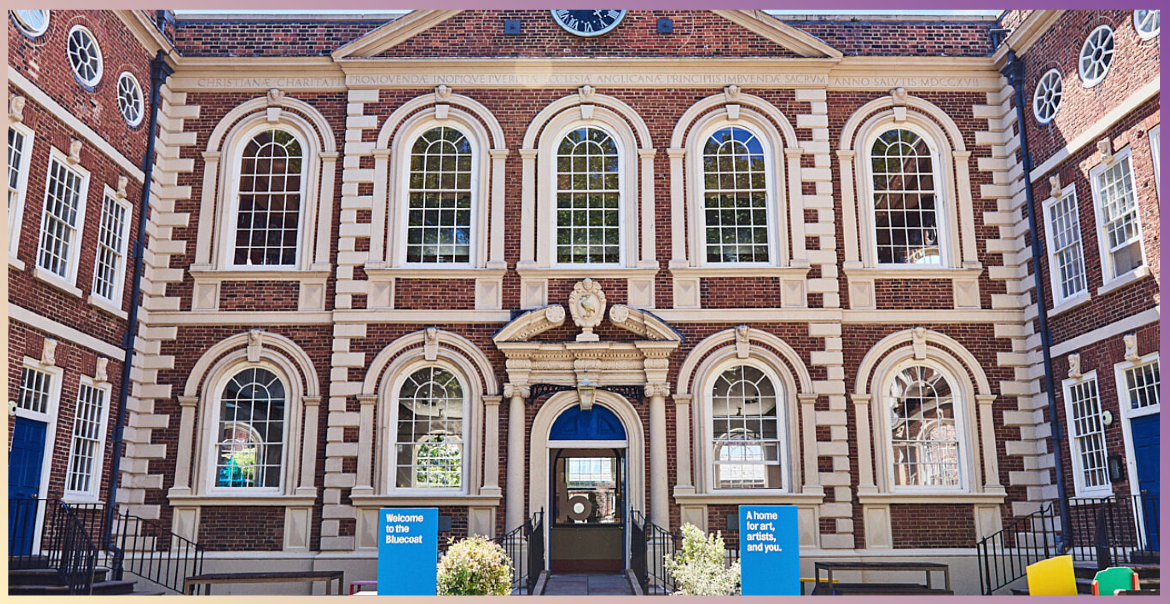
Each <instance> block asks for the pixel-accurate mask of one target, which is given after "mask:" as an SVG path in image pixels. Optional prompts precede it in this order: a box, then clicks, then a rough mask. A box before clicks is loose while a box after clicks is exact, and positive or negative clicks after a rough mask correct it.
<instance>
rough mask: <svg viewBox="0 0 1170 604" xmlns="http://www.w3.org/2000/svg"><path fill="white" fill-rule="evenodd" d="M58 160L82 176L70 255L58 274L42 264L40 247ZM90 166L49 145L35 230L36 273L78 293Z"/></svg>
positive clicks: (60, 163)
mask: <svg viewBox="0 0 1170 604" xmlns="http://www.w3.org/2000/svg"><path fill="white" fill-rule="evenodd" d="M54 163H56V164H59V165H60V166H61V167H62V168H64V169H65V170H67V171H69V172H73V173H74V174H76V175H77V176H79V177H81V184H80V185H79V186H78V191H77V195H78V204H77V220H76V222H75V223H74V225H73V234H72V236H71V237H70V239H69V242H68V245H69V257H67V258H65V266H66V268H65V275H64V276H61V275H58V274H56V273H53V272H50V271H49V270H48V269H46V268H44V267H42V266H41V248H42V246H44V244H45V241H44V239H45V221H46V220H48V216H49V212H48V206H49V192H50V190H51V187H50V186H49V181H50V180H51V179H52V173H53V169H52V168H53V164H54ZM89 176H90V174H89V170H86V169H85V168H82V167H81V165H74V164H71V163H70V162H69V159H68V157H67V156H66V155H65V153H63V152H61V151H60V150H58V149H57V148H56V147H51V148H50V149H49V164H48V169H46V170H45V195H44V198H43V199H42V200H41V221H40V228H39V229H38V230H37V249H36V253H37V257H36V258H35V259H34V260H33V266H35V267H36V269H37V271H36V275H37V276H40V275H41V274H43V275H44V276H45V277H46V278H47V280H48V281H49V282H50V283H52V282H60V283H61V284H62V285H64V286H65V287H66V291H68V292H70V293H73V294H74V295H76V296H78V297H80V296H81V290H80V289H78V288H77V285H76V284H77V269H78V266H79V265H80V264H81V251H82V250H81V242H82V241H81V240H82V234H83V233H84V231H85V210H86V206H88V205H89Z"/></svg>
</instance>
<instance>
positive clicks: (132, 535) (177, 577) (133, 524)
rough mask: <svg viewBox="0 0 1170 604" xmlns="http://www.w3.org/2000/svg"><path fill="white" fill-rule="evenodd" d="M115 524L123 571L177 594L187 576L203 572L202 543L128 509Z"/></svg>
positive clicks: (180, 591)
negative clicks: (134, 513)
mask: <svg viewBox="0 0 1170 604" xmlns="http://www.w3.org/2000/svg"><path fill="white" fill-rule="evenodd" d="M115 523H116V529H117V530H116V531H115V533H114V534H115V535H118V536H119V539H120V548H119V549H120V550H121V551H122V552H123V556H124V558H123V562H122V564H123V568H125V570H128V571H130V572H132V573H134V574H135V575H138V576H139V577H142V578H143V579H146V580H147V581H150V582H152V583H156V584H158V585H161V586H163V587H165V588H167V589H170V590H172V591H176V592H179V593H182V591H183V583H184V580H185V579H186V578H187V577H190V576H194V575H200V574H202V573H203V554H204V550H203V546H202V545H200V544H198V543H196V542H194V541H192V540H190V539H187V538H186V537H183V536H182V535H178V534H175V533H174V532H172V531H171V530H170V529H168V528H166V527H163V526H162V525H160V524H157V523H155V522H153V521H150V520H147V519H145V518H141V517H139V516H135V515H133V514H131V513H129V512H128V511H123V512H122V513H121V514H120V515H118V516H116V520H115ZM196 589H202V588H201V587H197V588H196Z"/></svg>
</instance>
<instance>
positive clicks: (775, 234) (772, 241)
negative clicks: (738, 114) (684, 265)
mask: <svg viewBox="0 0 1170 604" xmlns="http://www.w3.org/2000/svg"><path fill="white" fill-rule="evenodd" d="M732 127H735V128H742V129H744V130H747V131H748V132H751V133H752V135H753V136H755V137H756V140H758V141H760V146H761V148H762V149H763V152H764V186H765V189H766V193H765V195H766V196H767V206H766V211H767V215H768V261H767V262H710V261H708V260H707V213H706V209H707V204H706V194H707V186H706V180H705V179H706V175H707V173H706V170H705V167H704V165H703V156H704V149H706V147H707V141H708V140H710V138H711V136H712V135H713V134H715V133H716V132H718V131H720V130H723V129H725V128H732ZM695 146H696V148H695V149H694V153H692V154H691V155H692V156H693V157H694V161H693V162H692V165H691V170H692V172H691V174H694V175H695V178H694V181H695V214H694V215H695V222H696V225H697V227H698V230H697V231H696V232H697V233H698V235H697V236H696V237H697V238H698V242H697V243H698V246H697V247H698V250H697V253H696V258H695V263H696V265H697V266H710V267H752V266H781V265H782V263H783V261H782V260H781V254H782V252H781V250H780V239H781V236H780V232H779V231H780V227H779V225H782V224H783V222H782V221H781V216H780V202H779V199H780V192H779V191H778V187H779V185H778V184H777V177H776V172H777V170H782V169H783V160H782V159H781V160H775V158H777V157H780V156H778V155H777V150H776V148H775V145H774V144H773V142H772V140H771V137H770V136H767V135H766V134H765V133H763V132H761V131H760V128H758V127H756V125H755V124H750V123H748V122H747V120H744V119H738V120H735V121H732V120H726V119H719V120H716V121H715V122H713V123H710V124H707V125H706V126H705V127H703V129H702V130H700V131H699V136H696V137H695ZM674 236H676V237H678V236H683V235H680V234H675V235H674ZM785 245H787V242H785Z"/></svg>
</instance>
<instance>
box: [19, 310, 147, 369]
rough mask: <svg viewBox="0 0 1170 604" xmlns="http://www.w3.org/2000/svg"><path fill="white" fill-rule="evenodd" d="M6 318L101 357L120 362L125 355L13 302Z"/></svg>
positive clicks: (124, 352)
mask: <svg viewBox="0 0 1170 604" xmlns="http://www.w3.org/2000/svg"><path fill="white" fill-rule="evenodd" d="M8 318H9V320H12V321H16V322H17V323H24V324H25V325H28V326H29V327H32V328H35V329H39V330H41V331H44V332H46V333H51V334H56V335H57V336H58V337H60V338H61V339H63V340H68V341H69V342H70V343H71V344H76V345H78V346H82V347H85V348H88V349H90V350H92V351H94V352H96V353H98V354H100V355H102V356H106V357H110V358H113V359H119V360H121V359H122V358H123V357H124V356H125V355H126V351H125V350H122V349H121V348H119V347H118V346H115V345H113V344H108V343H106V342H103V341H101V340H99V339H97V338H95V337H93V336H91V335H89V334H87V333H83V332H81V331H78V330H77V329H74V328H72V327H70V326H68V325H65V324H64V323H58V322H57V321H54V320H52V319H50V318H48V317H45V316H43V315H40V314H37V313H36V312H34V311H31V310H28V309H26V308H23V307H21V306H17V305H16V304H14V303H13V302H9V303H8Z"/></svg>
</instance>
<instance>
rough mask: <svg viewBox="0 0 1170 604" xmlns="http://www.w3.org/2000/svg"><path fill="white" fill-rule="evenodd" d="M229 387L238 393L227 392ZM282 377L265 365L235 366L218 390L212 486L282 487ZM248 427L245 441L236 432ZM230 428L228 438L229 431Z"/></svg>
mask: <svg viewBox="0 0 1170 604" xmlns="http://www.w3.org/2000/svg"><path fill="white" fill-rule="evenodd" d="M228 388H232V389H233V391H234V394H232V395H231V396H229V392H228ZM288 399H289V393H288V390H287V388H285V385H284V382H283V381H282V380H281V379H280V378H279V377H278V376H277V375H276V374H275V373H273V372H272V371H270V370H269V369H266V368H264V367H248V368H246V369H242V370H239V371H237V372H236V373H235V374H234V375H233V376H232V377H231V379H230V380H229V381H228V382H226V383H225V384H224V385H223V386H221V387H220V390H219V401H218V405H217V417H216V420H215V428H214V429H215V433H214V435H213V437H212V443H211V455H212V456H213V459H212V463H211V471H212V477H211V478H212V482H211V484H212V488H214V489H221V490H224V489H226V490H231V489H237V490H247V491H250V492H254V491H279V490H280V489H281V488H283V484H284V481H283V474H284V459H285V450H286V449H287V442H288V434H287V431H288V411H289V410H288ZM241 431H242V432H246V433H247V437H246V440H245V441H244V442H242V443H241V442H240V441H239V439H237V438H235V437H234V435H235V434H236V433H237V432H241ZM229 433H230V434H231V435H232V437H231V438H228V437H226V436H225V434H229Z"/></svg>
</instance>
